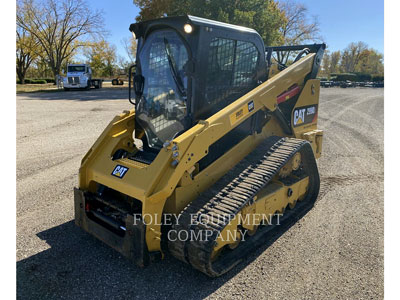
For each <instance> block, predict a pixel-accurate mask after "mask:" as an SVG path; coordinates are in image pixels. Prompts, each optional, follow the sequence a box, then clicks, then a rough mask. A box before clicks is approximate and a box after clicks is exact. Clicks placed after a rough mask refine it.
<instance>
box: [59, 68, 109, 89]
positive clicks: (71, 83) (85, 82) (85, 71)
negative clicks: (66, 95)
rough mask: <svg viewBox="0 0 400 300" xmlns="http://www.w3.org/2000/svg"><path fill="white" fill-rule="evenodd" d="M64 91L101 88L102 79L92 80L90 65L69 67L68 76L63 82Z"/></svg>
mask: <svg viewBox="0 0 400 300" xmlns="http://www.w3.org/2000/svg"><path fill="white" fill-rule="evenodd" d="M63 84H64V90H69V89H81V88H86V89H89V88H91V87H95V88H100V87H101V85H102V80H101V79H92V68H91V67H90V66H89V65H88V64H69V65H67V76H66V77H64V80H63Z"/></svg>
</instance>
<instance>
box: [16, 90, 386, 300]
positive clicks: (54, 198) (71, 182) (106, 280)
mask: <svg viewBox="0 0 400 300" xmlns="http://www.w3.org/2000/svg"><path fill="white" fill-rule="evenodd" d="M126 98H127V91H126V90H124V89H116V90H111V89H103V90H91V91H82V92H79V91H73V92H58V93H34V94H23V95H18V96H17V296H18V298H19V299H128V298H134V299H135V298H141V299H166V298H174V299H200V298H209V299H219V298H221V299H222V298H227V299H243V298H251V299H260V298H264V299H265V298H268V299H282V298H284V299H366V298H368V299H382V298H383V89H368V88H349V89H340V88H329V89H322V91H321V97H320V108H319V127H320V128H321V129H323V130H324V131H325V134H324V143H323V156H322V157H321V159H319V161H318V164H319V170H320V175H321V185H322V186H321V192H320V196H319V200H318V202H317V204H316V206H315V207H314V208H313V209H312V210H311V211H310V212H309V213H308V214H307V215H306V216H305V217H304V218H303V219H301V220H300V221H299V222H298V223H296V224H295V225H294V226H292V227H291V228H290V229H289V230H288V231H286V232H284V233H282V235H281V236H280V237H279V239H277V240H276V242H275V243H274V244H272V245H271V246H270V247H268V248H267V247H264V248H260V249H258V250H257V251H255V253H254V254H253V255H251V256H250V257H249V258H248V259H247V260H246V261H245V262H243V263H241V264H240V265H239V266H237V267H236V268H235V269H233V270H232V271H231V272H229V273H228V274H226V275H224V276H222V277H220V278H217V279H209V278H208V277H206V276H205V275H203V274H202V273H199V272H197V271H195V270H192V269H191V268H190V267H189V266H187V265H185V264H183V263H181V262H179V261H177V260H175V259H174V258H172V257H168V256H167V258H166V259H165V260H163V261H161V262H159V263H154V264H152V265H150V266H149V267H147V268H144V269H140V268H138V267H136V266H134V265H132V264H131V263H130V262H129V261H128V260H126V259H125V258H123V257H121V256H120V255H119V254H118V253H117V252H116V251H114V250H112V249H111V248H109V247H107V246H105V245H103V244H102V243H101V242H99V241H97V240H96V239H95V238H93V237H91V236H90V235H88V234H86V233H84V232H83V231H82V230H81V229H79V228H78V227H76V226H75V225H74V223H73V187H74V186H76V185H77V175H78V174H77V172H78V168H79V164H80V159H81V158H82V157H83V155H84V154H85V152H86V150H87V149H89V147H90V146H91V145H92V143H93V142H94V141H95V139H96V138H97V137H98V135H99V134H100V133H101V131H102V130H103V128H104V127H105V126H106V125H107V123H108V122H109V121H110V120H111V118H112V117H113V116H114V115H115V114H118V113H120V112H121V111H122V110H124V109H128V108H129V107H130V104H129V103H128V101H127V100H126Z"/></svg>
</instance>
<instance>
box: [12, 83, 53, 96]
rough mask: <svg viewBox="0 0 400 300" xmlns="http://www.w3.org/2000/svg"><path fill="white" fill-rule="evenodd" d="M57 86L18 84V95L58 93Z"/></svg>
mask: <svg viewBox="0 0 400 300" xmlns="http://www.w3.org/2000/svg"><path fill="white" fill-rule="evenodd" d="M57 90H58V89H57V86H56V85H54V84H53V83H46V84H17V94H21V93H32V92H50V91H53V92H54V91H57Z"/></svg>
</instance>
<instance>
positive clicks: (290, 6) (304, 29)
mask: <svg viewBox="0 0 400 300" xmlns="http://www.w3.org/2000/svg"><path fill="white" fill-rule="evenodd" d="M279 8H280V10H281V11H283V13H284V16H285V20H284V22H283V24H282V26H281V29H280V32H281V34H282V37H283V44H284V45H300V44H305V43H307V42H316V41H321V40H322V38H321V36H320V28H319V22H318V18H317V17H316V16H312V17H309V13H308V9H307V7H306V6H305V5H304V4H302V3H298V2H296V1H294V0H285V1H282V2H279ZM291 55H292V53H291V52H290V51H287V52H285V53H281V54H280V56H279V57H278V59H279V60H280V61H281V62H283V63H284V64H286V63H287V61H288V59H289V58H290V57H291Z"/></svg>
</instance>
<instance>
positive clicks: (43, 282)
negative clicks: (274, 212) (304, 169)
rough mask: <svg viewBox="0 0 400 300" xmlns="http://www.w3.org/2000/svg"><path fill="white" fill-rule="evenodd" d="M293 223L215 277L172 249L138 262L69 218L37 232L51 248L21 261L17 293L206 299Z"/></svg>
mask: <svg viewBox="0 0 400 300" xmlns="http://www.w3.org/2000/svg"><path fill="white" fill-rule="evenodd" d="M291 226H292V224H289V225H287V226H285V225H282V226H280V227H279V229H278V230H277V231H276V232H275V233H274V235H272V236H271V237H269V238H268V241H267V242H266V243H265V244H264V245H263V246H261V247H259V248H257V249H256V250H255V251H254V252H253V253H252V254H250V255H249V256H248V258H247V259H245V260H244V261H242V262H241V263H240V264H238V265H237V266H236V267H235V268H233V269H232V270H231V271H230V272H228V273H227V274H225V275H223V276H221V277H218V278H214V279H213V278H209V277H207V276H206V275H204V274H203V273H200V272H199V271H197V270H194V269H192V268H191V267H190V266H189V265H186V264H185V263H182V262H180V261H178V260H176V259H175V258H173V257H171V256H170V255H168V254H167V255H166V258H165V259H164V260H162V261H159V262H155V263H152V264H150V265H149V266H148V267H145V268H140V267H137V266H135V265H133V264H132V263H131V262H130V261H129V260H127V259H126V258H124V257H122V256H121V255H120V254H119V253H118V252H117V251H115V250H113V249H111V248H109V247H108V246H106V245H104V244H103V243H102V242H100V241H98V240H97V239H95V238H94V237H92V236H91V235H89V234H87V233H85V232H83V231H82V230H81V229H80V228H78V227H77V226H76V225H75V223H74V221H70V222H67V223H64V224H61V225H59V226H56V227H53V228H50V229H48V230H45V231H43V232H40V233H38V234H37V236H38V237H39V238H40V239H41V240H43V241H46V243H47V244H48V245H49V247H50V248H49V249H47V250H44V251H42V252H40V253H38V254H36V255H33V256H31V257H29V258H27V259H24V260H21V261H19V262H17V298H18V299H59V298H63V299H77V298H78V299H86V298H88V299H89V298H90V299H106V298H107V299H109V298H111V299H127V298H136V297H140V298H145V299H166V298H174V299H203V298H205V297H207V296H208V295H210V294H211V293H213V292H214V291H216V290H217V289H219V288H220V287H221V286H222V285H223V284H224V283H225V282H227V281H228V280H230V279H231V278H232V277H234V276H236V275H237V274H238V273H239V272H241V271H242V270H243V269H244V268H246V266H248V265H249V264H250V263H251V262H253V261H254V260H255V259H256V258H257V257H258V256H259V255H261V254H262V253H263V252H264V251H265V250H266V249H267V248H268V247H269V246H270V245H271V244H272V243H273V242H274V241H276V240H277V239H279V238H280V237H281V236H282V235H283V234H284V233H285V232H286V231H287V230H288V229H289V228H290V227H291ZM263 267H264V268H266V267H268V266H263Z"/></svg>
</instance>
